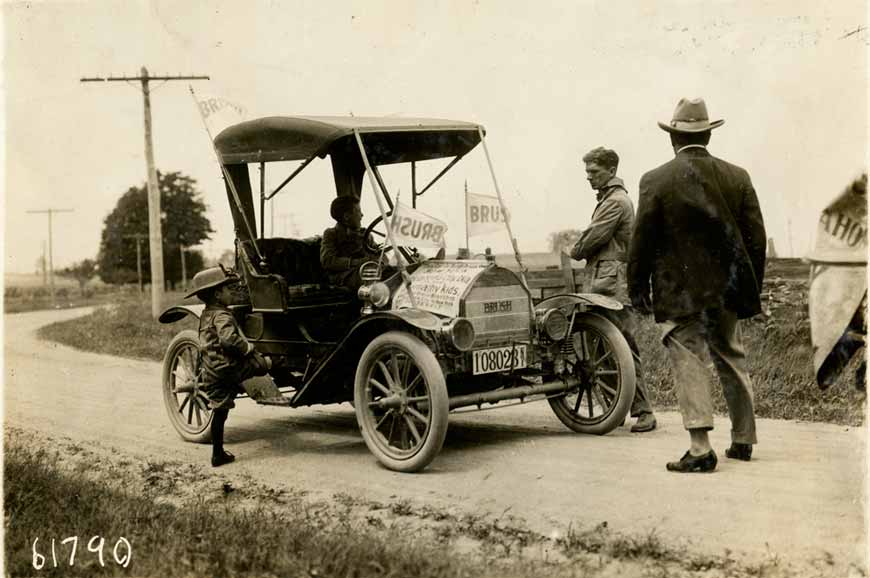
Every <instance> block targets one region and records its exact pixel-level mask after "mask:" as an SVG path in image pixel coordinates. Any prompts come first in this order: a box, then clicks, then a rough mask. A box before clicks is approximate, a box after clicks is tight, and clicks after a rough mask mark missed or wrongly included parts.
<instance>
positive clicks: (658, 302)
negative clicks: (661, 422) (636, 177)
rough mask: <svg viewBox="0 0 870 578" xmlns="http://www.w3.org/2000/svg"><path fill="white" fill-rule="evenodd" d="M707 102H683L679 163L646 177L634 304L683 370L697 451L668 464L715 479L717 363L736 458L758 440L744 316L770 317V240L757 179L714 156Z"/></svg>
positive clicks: (631, 273)
mask: <svg viewBox="0 0 870 578" xmlns="http://www.w3.org/2000/svg"><path fill="white" fill-rule="evenodd" d="M723 123H724V121H723V120H717V121H714V122H710V120H709V117H708V115H707V106H706V104H705V103H704V101H703V100H701V99H696V100H687V99H682V100H680V102H679V104H678V105H677V108H676V110H675V111H674V116H673V119H672V120H671V122H670V123H667V124H665V123H661V122H660V123H659V126H660V127H661V128H662V129H663V130H665V131H667V132H668V133H670V137H671V145H672V146H673V149H674V153H675V158H674V159H673V160H671V161H669V162H667V163H665V164H664V165H662V166H660V167H658V168H656V169H654V170H652V171H650V172H648V173H646V174H645V175H643V177H642V178H641V181H640V198H639V202H638V213H637V219H636V221H635V229H634V234H633V236H632V239H631V244H630V249H629V263H628V288H629V295H630V297H631V300H632V303H633V304H634V305H635V306H636V307H637V308H638V309H640V310H642V311H644V310H645V311H648V312H649V311H652V312H654V313H655V319H656V321H658V322H659V323H661V324H662V329H663V334H664V337H663V341H664V344H665V346H666V348H667V350H668V354H669V356H670V358H671V362H672V365H673V369H674V380H675V386H676V391H677V399H678V401H679V404H680V411H681V412H682V414H683V425H684V427H685V428H686V429H687V430H688V431H689V437H690V440H691V445H690V449H689V451H687V452H686V453H685V455H684V456H683V457H682V458H681V459H680V460H679V461H677V462H670V463H668V464H667V469H668V470H670V471H676V472H710V471H713V470H714V469H715V468H716V464H717V457H716V453H715V452H714V451H713V448H712V447H711V446H710V440H709V438H708V434H707V432H708V431H709V430H711V429H713V403H712V400H711V387H712V383H711V381H712V379H711V378H712V375H711V373H710V371H709V369H708V367H709V365H710V358H711V357H712V361H713V364H714V365H715V367H716V371H717V373H718V374H719V379H720V381H721V383H722V387H723V390H724V394H725V401H726V402H727V405H728V413H729V416H730V418H731V425H732V429H731V440H732V443H731V447H730V448H728V449H727V450H726V451H725V455H726V456H728V457H729V458H733V459H738V460H744V461H749V460H750V458H751V455H752V446H753V444H755V443H756V442H757V440H756V435H755V410H754V404H753V393H752V383H751V381H750V379H749V374H748V372H747V369H746V355H745V351H744V349H743V343H742V338H741V334H740V326H739V324H738V320H739V319H744V318H747V317H751V316H753V315H756V314H758V313H760V312H761V298H760V293H761V283H762V280H763V277H764V261H765V250H766V235H765V231H764V221H763V220H762V216H761V210H760V208H759V205H758V198H757V196H756V194H755V189H754V188H753V186H752V181H751V180H750V178H749V174H748V173H747V172H746V171H745V170H744V169H742V168H740V167H738V166H735V165H732V164H730V163H728V162H725V161H723V160H721V159H718V158H716V157H714V156H712V155H711V154H710V153H709V152H708V151H707V144H708V143H709V141H710V135H711V131H712V129H714V128H716V127H718V126H721V125H722V124H723Z"/></svg>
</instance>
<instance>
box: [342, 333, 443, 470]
mask: <svg viewBox="0 0 870 578" xmlns="http://www.w3.org/2000/svg"><path fill="white" fill-rule="evenodd" d="M354 406H355V410H356V418H357V422H358V423H359V427H360V431H361V432H362V435H363V439H364V440H365V442H366V445H367V446H368V448H369V451H371V452H372V453H373V454H374V455H375V457H377V459H378V461H380V462H381V463H382V464H383V465H384V466H386V467H387V468H389V469H391V470H396V471H400V472H416V471H419V470H421V469H423V468H424V467H426V466H427V465H428V464H429V463H430V462H431V461H432V460H433V459H434V458H435V456H436V455H438V452H439V451H441V446H442V445H443V444H444V437H445V436H446V435H447V414H448V412H449V410H450V406H449V401H448V398H447V386H446V385H445V382H444V374H443V373H442V372H441V367H440V366H439V365H438V361H437V360H436V359H435V355H434V354H433V353H432V351H431V350H430V349H429V348H428V347H426V345H425V344H423V342H422V341H420V339H418V338H417V337H415V336H414V335H411V334H410V333H405V332H402V331H390V332H388V333H385V334H383V335H380V336H378V337H377V338H375V339H374V340H373V341H372V342H371V343H370V344H369V345H368V346H367V347H366V348H365V351H363V354H362V357H360V360H359V365H358V366H357V370H356V377H355V381H354Z"/></svg>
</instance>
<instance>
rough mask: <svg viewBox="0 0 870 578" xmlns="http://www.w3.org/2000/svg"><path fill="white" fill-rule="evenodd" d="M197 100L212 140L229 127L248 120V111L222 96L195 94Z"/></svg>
mask: <svg viewBox="0 0 870 578" xmlns="http://www.w3.org/2000/svg"><path fill="white" fill-rule="evenodd" d="M195 99H196V104H197V106H199V113H200V114H201V115H202V119H203V121H204V122H205V125H206V126H207V127H208V130H209V132H210V133H211V137H212V138H215V137H216V136H217V135H218V134H220V132H221V131H222V130H224V129H225V128H227V127H228V126H230V125H234V124H238V123H240V122H242V121H244V120H247V117H248V111H247V110H246V109H245V107H243V106H241V105H239V104H237V103H235V102H232V101H230V100H227V99H225V98H222V97H220V96H214V95H211V94H199V93H195Z"/></svg>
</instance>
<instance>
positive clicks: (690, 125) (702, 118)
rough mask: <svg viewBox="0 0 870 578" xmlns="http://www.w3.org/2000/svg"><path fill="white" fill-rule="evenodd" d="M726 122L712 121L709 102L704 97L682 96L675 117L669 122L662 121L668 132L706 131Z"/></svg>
mask: <svg viewBox="0 0 870 578" xmlns="http://www.w3.org/2000/svg"><path fill="white" fill-rule="evenodd" d="M723 124H725V121H724V120H721V119H720V120H714V121H713V122H710V116H709V115H708V114H707V104H706V103H705V102H704V99H703V98H693V99H689V98H681V99H680V102H678V103H677V108H676V109H674V118H672V119H671V122H669V123H663V122H660V123H659V126H660V127H661V128H662V130H666V131H668V132H704V131H707V130H712V129H714V128H716V127H719V126H722V125H723Z"/></svg>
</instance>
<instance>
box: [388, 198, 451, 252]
mask: <svg viewBox="0 0 870 578" xmlns="http://www.w3.org/2000/svg"><path fill="white" fill-rule="evenodd" d="M390 228H391V229H392V232H393V238H394V239H395V241H396V243H397V244H399V245H405V246H408V247H444V246H445V240H444V233H446V232H447V223H445V222H444V221H439V220H438V219H436V218H434V217H430V216H429V215H427V214H426V213H422V212H420V211H418V210H417V209H412V208H411V207H409V206H407V205H403V204H402V203H396V207H395V209H394V210H393V216H392V217H390Z"/></svg>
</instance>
